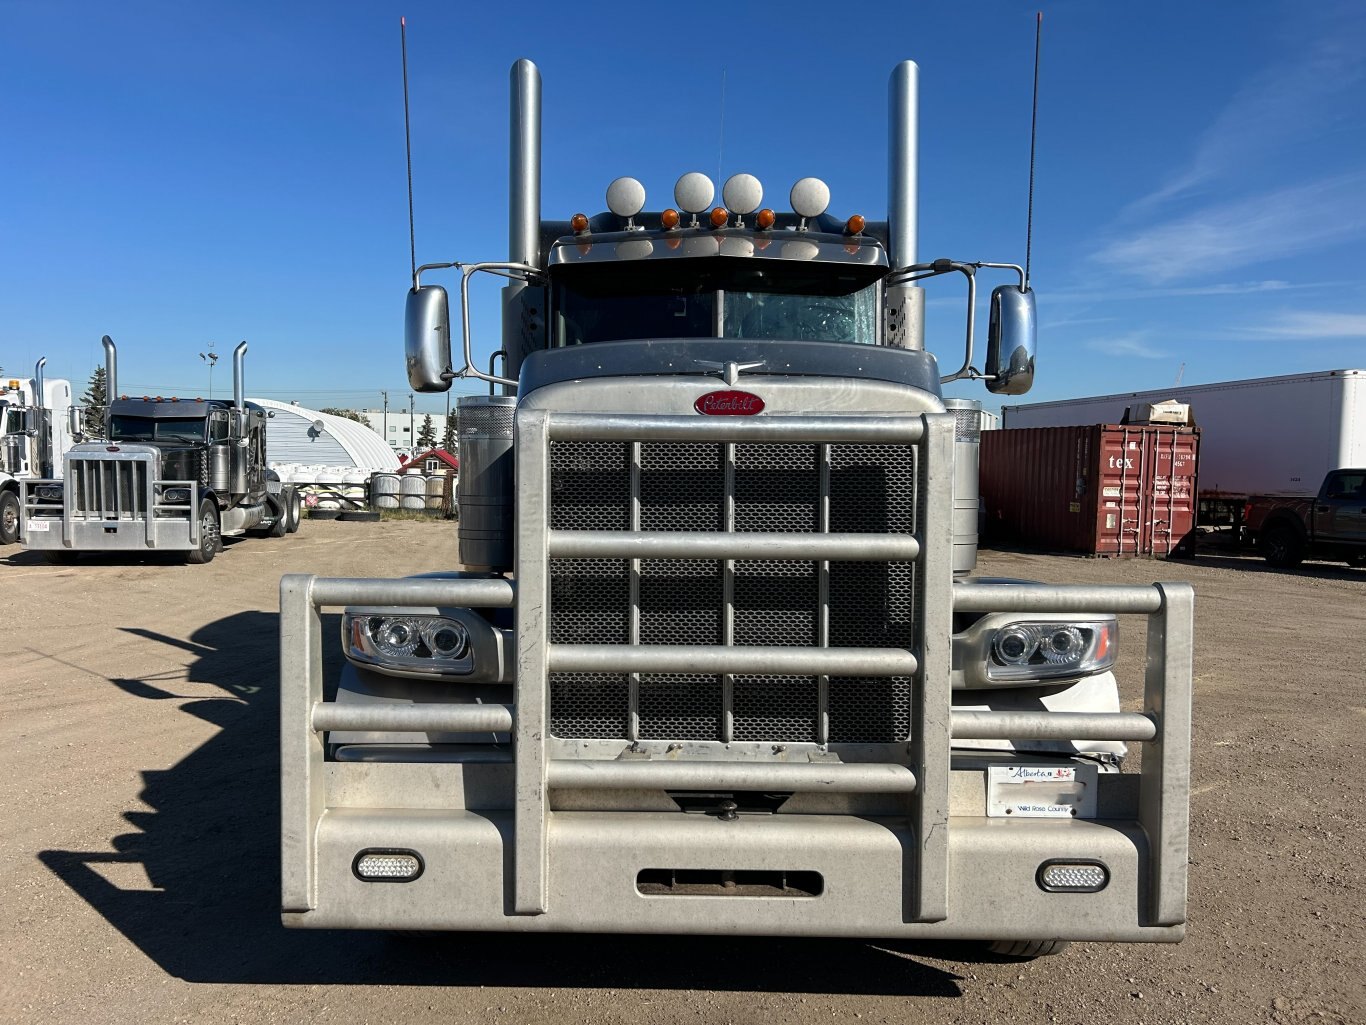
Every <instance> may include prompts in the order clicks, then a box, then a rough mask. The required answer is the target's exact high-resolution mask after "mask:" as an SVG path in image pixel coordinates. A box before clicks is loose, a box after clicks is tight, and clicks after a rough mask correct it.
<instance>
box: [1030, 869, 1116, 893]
mask: <svg viewBox="0 0 1366 1025" xmlns="http://www.w3.org/2000/svg"><path fill="white" fill-rule="evenodd" d="M1038 881H1039V888H1040V889H1042V890H1047V891H1048V892H1050V893H1096V892H1098V891H1100V890H1103V889H1105V887H1106V885H1107V884H1108V883H1109V882H1110V871H1109V869H1107V868H1106V867H1105V866H1104V865H1102V864H1100V863H1099V862H1094V861H1046V862H1044V863H1043V864H1042V865H1040V866H1039V875H1038Z"/></svg>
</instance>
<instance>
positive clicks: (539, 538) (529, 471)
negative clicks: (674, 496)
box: [280, 410, 1194, 925]
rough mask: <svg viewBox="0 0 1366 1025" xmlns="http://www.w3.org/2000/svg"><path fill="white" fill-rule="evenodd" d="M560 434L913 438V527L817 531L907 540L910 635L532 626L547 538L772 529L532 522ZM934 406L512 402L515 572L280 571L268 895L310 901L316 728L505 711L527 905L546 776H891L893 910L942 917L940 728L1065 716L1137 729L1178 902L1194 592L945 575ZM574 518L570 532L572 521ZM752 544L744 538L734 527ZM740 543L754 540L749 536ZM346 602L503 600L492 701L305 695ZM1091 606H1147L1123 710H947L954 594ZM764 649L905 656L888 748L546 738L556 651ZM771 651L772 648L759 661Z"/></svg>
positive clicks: (1041, 726) (843, 553) (991, 601)
mask: <svg viewBox="0 0 1366 1025" xmlns="http://www.w3.org/2000/svg"><path fill="white" fill-rule="evenodd" d="M552 439H571V440H633V441H648V440H687V441H698V440H702V441H716V442H723V443H740V442H755V441H772V442H788V441H790V442H805V441H811V442H835V441H850V442H862V443H874V444H877V443H881V444H914V445H917V446H919V448H920V455H921V458H920V459H919V460H918V471H917V472H918V474H919V478H920V479H919V481H918V488H917V500H918V502H919V503H920V515H919V516H918V519H917V522H918V524H919V530H918V535H917V536H916V537H915V538H914V545H913V546H912V545H907V542H906V538H904V537H901V536H896V537H895V539H894V540H888V538H886V537H883V538H877V537H876V536H870V535H856V537H855V538H854V539H847V538H842V537H840V536H839V535H824V536H822V537H820V539H819V540H818V541H817V545H818V551H819V553H820V556H821V557H822V558H830V559H835V558H841V559H854V558H858V557H859V556H858V555H857V551H858V548H857V546H862V545H865V544H868V543H870V542H871V543H873V544H876V545H884V544H897V545H902V546H905V547H903V548H901V549H898V554H901V555H903V556H906V557H909V555H910V550H911V548H912V547H914V548H915V549H916V552H915V557H916V560H917V569H918V572H917V573H916V581H917V583H916V589H917V593H916V595H915V600H916V607H917V615H916V617H915V618H916V650H914V651H905V650H901V649H831V648H819V647H813V648H781V649H776V650H775V651H766V650H764V649H756V648H737V647H726V646H691V647H690V646H648V645H647V646H632V645H565V644H551V643H549V641H548V633H547V610H548V600H549V596H548V570H547V567H548V564H549V560H550V559H551V558H552V557H554V556H556V555H561V556H563V555H566V554H568V553H573V552H581V551H584V550H585V546H587V548H591V549H592V550H593V551H594V554H595V555H611V556H612V557H616V558H622V559H638V558H640V557H641V554H642V546H649V545H668V546H670V547H669V552H670V556H671V557H674V556H675V555H677V557H685V558H686V557H692V558H697V557H706V558H712V559H715V558H727V559H746V558H755V557H762V553H765V552H768V551H771V549H766V548H765V547H764V546H765V545H774V544H777V545H785V544H788V543H789V539H784V538H775V537H774V535H762V534H761V535H753V534H743V533H730V534H720V535H710V534H708V535H705V536H701V537H697V538H694V539H693V540H695V541H697V542H698V546H697V551H695V552H693V553H692V554H691V555H689V554H687V549H686V548H678V547H674V545H675V543H676V541H677V539H676V538H675V537H673V536H670V537H669V538H667V539H666V540H656V538H657V537H658V535H653V536H650V537H641V536H637V534H636V532H623V533H617V534H604V533H602V532H580V531H556V532H554V533H552V532H551V531H550V530H549V527H548V516H547V514H548V508H549V506H548V502H549V498H548V495H549V492H548V482H549V460H548V453H549V443H550V441H551V440H552ZM953 445H954V433H953V417H952V416H951V415H949V414H925V415H917V416H907V417H890V416H879V417H861V416H849V417H812V416H772V417H762V418H753V419H750V418H739V417H736V418H718V419H712V420H699V419H698V418H696V417H685V416H614V415H604V416H599V415H584V414H569V413H550V412H546V411H542V410H522V411H519V413H518V416H517V494H518V509H517V553H518V555H517V575H516V582H515V584H514V582H513V581H509V580H497V579H493V580H490V579H480V580H444V581H436V580H346V579H324V578H316V577H312V576H306V575H298V574H296V575H290V576H286V577H284V578H283V580H282V581H281V585H280V600H281V631H280V643H281V758H282V778H281V787H282V792H281V815H282V897H283V906H284V908H285V910H287V911H304V910H308V909H310V908H312V907H314V906H315V903H316V896H315V887H316V871H317V866H316V853H317V852H316V847H315V836H316V831H317V826H318V823H319V821H320V820H321V818H322V815H323V814H324V811H325V810H326V809H325V807H324V805H325V792H324V780H323V776H324V772H325V768H324V762H325V755H324V747H323V732H324V731H325V730H328V729H342V728H346V729H356V730H374V731H404V730H433V731H467V730H468V731H474V730H490V729H495V730H507V731H509V732H511V733H512V734H513V738H514V746H515V752H514V759H515V774H516V797H515V808H514V831H515V835H514V838H513V852H512V853H513V857H512V862H513V871H512V889H513V893H512V904H513V908H514V911H515V913H517V914H531V915H534V914H541V913H544V912H545V910H546V903H547V893H546V890H547V887H546V882H547V861H546V859H547V848H548V845H547V837H548V831H549V829H550V827H551V818H552V816H551V814H550V806H549V792H550V791H551V790H553V789H557V788H565V787H574V788H580V789H593V788H600V789H615V788H631V787H643V788H667V789H699V788H717V789H725V788H735V789H756V790H758V789H762V790H773V791H799V790H821V791H835V792H864V793H868V792H889V791H890V792H901V793H904V794H905V795H906V797H907V801H908V812H909V816H908V817H909V822H910V825H911V827H912V829H913V830H914V833H915V836H916V837H917V841H918V844H917V847H916V849H914V850H909V851H908V852H907V865H906V876H905V877H906V879H907V880H908V881H909V885H908V886H907V891H906V893H905V894H904V895H903V914H904V916H905V919H906V921H918V922H933V921H941V920H943V919H944V918H946V917H947V914H948V909H947V890H948V884H947V878H948V830H949V828H950V822H949V813H948V812H949V802H948V794H949V771H950V749H951V746H952V742H953V740H954V739H960V740H969V739H989V738H997V737H1008V738H1015V737H1030V738H1037V739H1056V740H1070V739H1073V738H1075V737H1078V736H1087V737H1091V738H1097V739H1112V740H1129V741H1137V742H1141V743H1144V744H1146V745H1148V747H1147V750H1145V752H1144V757H1143V760H1142V771H1141V778H1140V788H1139V789H1140V796H1139V809H1140V811H1139V821H1140V824H1141V825H1142V827H1143V829H1144V830H1145V832H1146V833H1147V836H1148V840H1149V845H1150V851H1151V856H1150V869H1151V872H1150V878H1149V886H1148V903H1149V906H1148V908H1147V909H1146V910H1147V915H1148V919H1149V921H1150V923H1151V924H1155V925H1174V924H1179V923H1181V922H1183V921H1184V918H1185V900H1186V862H1187V848H1188V808H1187V792H1188V790H1189V772H1190V705H1191V658H1192V656H1191V651H1192V633H1193V612H1194V601H1193V592H1192V590H1191V588H1190V586H1189V585H1187V584H1183V583H1178V584H1156V585H1153V586H1151V587H1142V586H1098V585H1087V586H1066V585H1063V586H1018V585H1003V584H961V583H960V584H955V583H954V582H953V573H952V564H951V559H952V526H951V522H952V502H953V496H952V480H953V475H952V471H951V467H952V465H953ZM585 535H588V536H585ZM751 546H753V547H751ZM756 552H758V553H761V555H760V556H756V554H755V553H756ZM348 604H366V605H392V606H400V607H402V606H430V605H438V606H458V607H470V608H480V607H483V608H489V607H499V608H509V607H515V608H516V613H517V652H518V655H517V682H516V685H515V690H514V702H513V704H512V705H511V706H489V705H456V706H453V705H450V704H414V705H411V706H408V707H406V708H404V709H402V710H401V711H400V710H397V709H393V708H388V707H384V706H355V707H347V708H343V707H340V706H336V705H333V704H330V703H328V702H325V701H323V689H322V655H321V643H322V642H321V618H320V615H319V610H320V609H321V608H323V607H328V606H339V605H348ZM955 609H957V610H959V611H965V612H968V611H971V612H1044V611H1049V612H1077V613H1084V614H1094V613H1099V612H1115V613H1137V614H1144V615H1147V616H1149V617H1150V618H1149V626H1148V637H1147V649H1148V650H1147V658H1146V667H1147V668H1146V681H1145V690H1144V709H1143V711H1142V712H1141V713H1097V714H1087V715H1082V714H1070V715H1067V714H1058V713H1051V712H1046V711H1040V712H1008V713H996V712H957V713H955V712H952V711H951V683H950V665H951V648H952V633H953V612H954V610H955ZM770 656H771V657H774V658H781V659H782V661H783V669H782V671H783V672H791V673H797V674H803V675H813V676H820V675H823V674H829V673H830V670H831V664H830V663H831V662H832V661H833V660H834V659H836V658H839V659H857V660H859V662H860V663H862V664H861V665H860V672H868V673H874V672H875V673H877V674H879V675H895V674H898V673H912V674H913V676H914V681H915V689H916V701H915V703H914V713H913V717H912V729H911V737H910V743H909V745H908V748H907V752H908V754H907V758H906V762H907V764H899V763H866V762H859V763H841V762H839V761H833V762H816V761H811V762H809V763H797V762H781V761H772V762H762V761H761V762H755V761H748V762H737V761H723V760H712V761H702V760H667V761H666V760H662V759H655V760H651V759H649V758H643V759H600V760H575V759H560V758H552V757H549V756H548V750H547V740H548V736H547V734H548V721H547V720H548V679H549V674H550V673H551V672H552V671H555V670H561V671H575V670H579V669H582V668H584V667H591V668H592V669H595V670H596V669H610V670H612V671H617V672H625V673H632V672H638V671H640V670H641V668H642V667H648V668H651V669H657V670H666V669H667V670H675V671H685V670H688V669H694V670H700V671H704V672H719V673H727V672H743V671H744V669H745V668H746V667H750V666H751V663H753V662H754V661H756V660H759V661H762V660H763V659H764V658H767V657H770ZM768 664H769V665H771V663H768Z"/></svg>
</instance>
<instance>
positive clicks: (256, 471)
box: [20, 335, 301, 563]
mask: <svg viewBox="0 0 1366 1025" xmlns="http://www.w3.org/2000/svg"><path fill="white" fill-rule="evenodd" d="M103 344H104V350H105V380H106V381H107V382H108V383H107V387H108V394H109V395H110V396H111V397H112V396H115V395H118V391H117V386H118V350H117V348H116V347H115V345H114V343H113V341H112V340H111V339H110V338H109V336H108V335H105V336H104V339H103ZM246 351H247V343H246V342H242V343H241V344H240V345H238V346H237V348H236V350H234V352H233V398H232V399H231V401H229V400H226V399H202V398H194V399H181V398H178V397H172V398H163V397H162V396H156V397H151V396H142V397H141V398H130V397H129V396H127V395H118V397H117V398H112V399H111V401H110V403H109V406H108V409H107V411H106V420H105V440H103V441H98V442H86V443H83V444H79V445H73V446H72V447H71V449H70V450H69V451H68V452H67V454H66V460H65V466H66V473H65V479H64V480H57V479H52V480H35V481H27V482H25V483H24V485H23V488H22V493H21V500H22V510H23V519H22V522H21V528H20V529H21V535H22V540H23V542H24V544H25V546H27V547H28V548H30V549H34V550H36V551H41V552H43V553H44V554H45V555H47V556H48V557H49V558H50V559H52V560H53V561H67V560H70V559H72V558H74V557H76V556H77V555H79V554H80V553H82V552H151V551H181V552H184V553H185V558H186V561H188V562H191V563H206V562H211V561H212V560H213V558H214V556H215V555H216V554H218V551H219V550H220V548H221V547H222V543H223V538H224V537H231V536H235V535H241V534H246V533H255V534H261V535H264V536H268V537H283V536H284V535H285V534H286V533H290V532H293V531H295V530H298V528H299V520H300V517H301V507H300V498H299V495H298V492H297V491H295V489H294V488H293V487H292V486H290V485H288V484H282V483H281V482H280V480H279V478H278V476H277V475H276V474H275V473H274V471H272V470H270V469H268V468H267V466H266V416H267V414H266V411H265V410H264V409H262V408H261V407H260V406H258V405H256V404H255V403H251V402H247V401H246V400H245V398H244V397H243V390H242V388H243V362H244V359H245V357H246Z"/></svg>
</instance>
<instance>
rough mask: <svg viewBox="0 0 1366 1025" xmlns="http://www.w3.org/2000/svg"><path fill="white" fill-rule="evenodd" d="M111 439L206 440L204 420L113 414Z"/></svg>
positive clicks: (110, 423) (110, 431)
mask: <svg viewBox="0 0 1366 1025" xmlns="http://www.w3.org/2000/svg"><path fill="white" fill-rule="evenodd" d="M109 440H110V441H168V442H176V443H178V444H183V445H194V444H198V443H200V442H202V441H203V440H204V421H203V420H200V419H194V420H165V419H161V418H156V419H153V418H152V417H146V416H111V417H110V418H109Z"/></svg>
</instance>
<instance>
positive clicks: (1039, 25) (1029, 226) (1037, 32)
mask: <svg viewBox="0 0 1366 1025" xmlns="http://www.w3.org/2000/svg"><path fill="white" fill-rule="evenodd" d="M1042 38H1043V11H1039V12H1038V16H1037V18H1036V19H1035V21H1034V105H1033V109H1032V110H1031V111H1030V115H1029V207H1028V210H1029V212H1028V213H1027V214H1026V215H1025V266H1024V287H1025V291H1026V292H1027V291H1029V258H1030V256H1031V255H1032V250H1033V246H1034V144H1035V142H1036V141H1037V140H1038V137H1039V41H1040V40H1041V39H1042ZM409 187H410V188H411V186H409Z"/></svg>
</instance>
